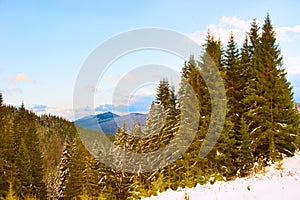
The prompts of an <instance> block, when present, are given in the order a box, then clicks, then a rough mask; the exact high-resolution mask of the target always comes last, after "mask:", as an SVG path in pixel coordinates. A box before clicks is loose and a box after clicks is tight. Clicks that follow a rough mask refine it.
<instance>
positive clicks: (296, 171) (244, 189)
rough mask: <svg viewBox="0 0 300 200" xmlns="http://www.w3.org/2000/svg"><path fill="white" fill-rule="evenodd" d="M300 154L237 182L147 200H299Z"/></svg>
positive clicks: (165, 194) (217, 183)
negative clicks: (186, 197)
mask: <svg viewBox="0 0 300 200" xmlns="http://www.w3.org/2000/svg"><path fill="white" fill-rule="evenodd" d="M299 189H300V154H299V153H297V154H296V155H295V156H294V157H290V158H284V159H283V161H282V162H279V163H275V164H272V165H271V166H270V167H267V168H266V170H265V173H258V174H255V175H252V176H250V177H247V178H237V179H235V180H234V181H228V182H222V181H218V182H215V183H214V184H213V185H211V184H210V183H207V184H206V185H200V184H198V185H197V186H196V187H195V188H184V189H182V188H179V189H178V190H177V191H173V190H171V189H168V190H167V191H165V192H162V193H158V195H157V196H152V197H150V198H144V199H148V200H165V199H166V200H168V199H170V200H171V199H172V200H184V196H185V194H187V195H188V196H189V200H198V199H201V200H202V199H209V200H212V199H218V200H222V199H251V200H252V199H263V200H266V199H272V200H276V199H278V200H279V199H280V200H281V199H298V198H299V196H300V190H299Z"/></svg>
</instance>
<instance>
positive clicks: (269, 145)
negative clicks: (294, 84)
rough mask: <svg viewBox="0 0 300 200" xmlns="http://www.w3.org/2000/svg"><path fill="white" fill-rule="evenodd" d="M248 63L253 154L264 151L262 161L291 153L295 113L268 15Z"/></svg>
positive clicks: (296, 116)
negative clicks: (251, 72) (251, 74)
mask: <svg viewBox="0 0 300 200" xmlns="http://www.w3.org/2000/svg"><path fill="white" fill-rule="evenodd" d="M252 46H255V45H252ZM252 67H253V71H254V75H255V77H256V79H255V81H253V82H252V83H251V84H250V87H251V89H252V92H251V93H252V94H251V95H249V97H247V98H248V101H249V102H251V104H249V105H251V106H249V109H248V113H247V115H248V120H249V119H250V121H251V123H250V126H249V131H250V133H251V139H252V141H253V147H254V149H255V150H254V152H253V153H254V156H256V157H260V156H262V155H264V157H265V161H268V160H271V161H275V160H276V159H277V158H278V157H280V153H284V154H286V155H293V153H294V151H295V143H294V139H295V138H294V137H295V136H296V135H297V133H296V132H297V131H296V130H297V129H298V123H296V121H298V119H299V117H298V115H297V113H296V110H295V108H294V103H293V96H292V92H291V87H290V84H289V83H288V82H287V80H286V77H285V76H286V73H285V71H284V69H283V68H282V57H281V55H280V50H279V48H278V45H277V44H276V38H275V32H274V30H273V27H272V25H271V20H270V18H269V15H268V16H267V18H266V20H265V23H264V25H263V32H262V35H261V37H260V39H259V45H256V46H255V51H254V54H253V62H252ZM291 133H292V134H291Z"/></svg>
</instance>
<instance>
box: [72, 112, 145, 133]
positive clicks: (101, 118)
mask: <svg viewBox="0 0 300 200" xmlns="http://www.w3.org/2000/svg"><path fill="white" fill-rule="evenodd" d="M147 117H148V114H142V113H130V114H127V115H123V116H120V115H117V114H114V113H112V112H106V113H102V114H98V115H89V116H86V117H83V118H80V119H78V120H76V121H75V123H76V124H77V125H79V126H81V127H83V128H86V129H90V130H96V131H101V132H103V133H106V134H116V132H117V128H118V127H122V126H123V123H124V122H125V123H126V125H127V128H128V129H131V127H132V126H133V124H134V122H136V123H137V122H140V123H141V125H142V126H143V127H144V126H145V123H146V120H147Z"/></svg>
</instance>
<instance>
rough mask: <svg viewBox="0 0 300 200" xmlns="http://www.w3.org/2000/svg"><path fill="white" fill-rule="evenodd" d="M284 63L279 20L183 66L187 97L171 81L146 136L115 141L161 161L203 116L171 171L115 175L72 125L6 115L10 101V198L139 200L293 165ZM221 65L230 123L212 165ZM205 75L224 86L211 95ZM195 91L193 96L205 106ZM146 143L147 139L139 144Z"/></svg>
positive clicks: (299, 140)
mask: <svg viewBox="0 0 300 200" xmlns="http://www.w3.org/2000/svg"><path fill="white" fill-rule="evenodd" d="M212 61H213V62H212ZM282 63H283V61H282V56H281V52H280V48H279V46H278V44H277V42H276V35H275V32H274V29H273V27H272V24H271V20H270V18H269V15H268V16H267V18H266V19H265V21H264V24H263V25H262V27H260V26H259V24H257V22H256V21H255V20H254V21H253V22H252V24H251V29H250V30H249V33H248V34H247V37H246V38H245V41H244V44H243V46H242V47H241V48H239V47H238V46H237V44H236V42H235V38H234V35H233V34H231V36H230V38H229V41H228V42H227V44H223V43H222V42H221V41H220V40H218V39H216V38H215V37H214V36H213V35H212V34H211V33H210V32H208V33H207V37H206V42H205V44H204V45H203V53H202V54H201V56H200V57H199V58H195V57H193V56H192V55H191V57H190V59H189V60H188V61H186V62H185V63H184V64H183V67H182V72H181V79H182V81H181V84H180V85H179V90H178V93H176V92H175V89H174V87H173V86H172V85H170V83H169V81H168V80H167V79H163V80H161V82H160V83H159V86H158V89H157V97H156V100H155V101H154V102H153V103H152V105H151V109H150V112H149V115H148V119H147V121H146V125H145V128H144V129H142V126H141V124H139V123H138V122H137V123H136V124H135V125H134V126H133V128H132V129H130V130H129V129H128V128H127V125H126V123H124V125H123V126H122V127H119V128H118V129H117V133H116V136H115V138H113V137H111V138H110V139H111V140H112V141H113V142H114V144H115V145H116V146H118V147H121V148H122V149H124V150H127V151H131V152H136V153H147V152H153V151H155V150H157V149H160V148H162V147H164V146H166V145H167V144H170V143H171V141H172V139H173V138H174V137H176V134H177V132H178V130H179V129H180V128H182V127H184V131H185V132H186V135H187V137H188V136H189V132H190V131H193V130H192V128H191V129H189V127H192V125H191V124H189V126H187V125H186V124H184V123H186V122H189V120H188V117H186V115H185V113H188V114H190V115H193V114H195V112H197V113H196V114H197V115H196V116H198V118H199V120H195V121H193V122H189V123H196V127H198V128H197V131H196V136H195V138H194V139H193V142H192V144H191V145H190V146H189V147H188V148H187V151H185V153H184V154H183V155H182V156H181V157H180V158H179V159H177V160H176V161H174V162H172V163H170V164H169V165H167V166H165V167H163V168H161V169H159V170H156V171H153V172H145V173H136V174H133V173H127V172H122V171H116V170H115V169H112V168H110V167H108V166H105V165H104V164H103V163H101V162H99V161H98V160H96V159H95V158H94V157H92V156H91V154H90V153H89V152H88V151H87V150H86V148H85V147H84V146H83V144H82V142H81V140H80V138H79V137H77V136H75V127H74V126H73V124H72V123H69V122H67V121H65V120H63V119H58V118H56V117H52V116H42V117H37V116H35V115H34V114H33V113H31V112H29V111H27V110H26V109H25V108H24V106H22V107H21V108H19V109H16V108H13V107H8V106H5V105H3V103H2V98H1V108H0V109H1V110H0V112H1V114H0V116H1V119H0V120H1V121H0V124H1V125H0V139H1V151H0V153H1V154H0V159H1V162H0V164H1V166H0V168H1V172H2V173H1V179H0V181H1V183H0V184H1V185H0V192H1V196H3V197H5V196H6V195H7V194H8V192H9V191H11V192H10V193H13V195H15V196H18V197H20V198H24V197H25V196H26V195H30V196H36V197H37V198H38V199H45V198H46V197H47V198H48V199H90V198H91V199H97V198H99V199H139V198H141V197H142V196H150V195H155V194H156V193H157V191H164V190H166V189H167V188H172V189H174V190H176V189H177V188H178V187H194V186H195V185H196V184H197V183H200V184H204V183H207V182H211V183H214V182H215V181H217V180H224V181H227V180H230V179H233V178H235V177H245V176H247V175H249V174H250V173H255V172H256V171H258V170H259V169H261V168H263V167H264V166H267V165H269V164H270V163H273V162H275V161H278V160H281V159H282V157H283V155H285V156H293V155H294V153H295V151H296V150H297V149H299V146H300V145H299V144H300V134H299V114H298V111H297V108H296V106H295V103H294V99H293V93H292V86H291V85H290V83H289V82H288V81H287V79H286V72H285V68H284V67H283V66H282ZM213 65H215V66H217V68H218V70H219V72H220V74H221V76H222V78H223V81H224V84H225V88H226V96H227V99H226V102H227V109H226V113H224V114H225V115H226V118H225V123H224V127H223V131H222V134H221V135H220V137H219V139H218V141H217V143H216V144H215V145H214V147H213V149H212V150H211V151H210V152H209V154H208V155H206V156H205V157H204V158H202V157H199V151H200V148H201V145H202V144H203V143H204V142H205V136H206V134H207V130H208V127H209V123H210V120H211V116H212V108H211V94H210V92H215V91H217V90H218V87H219V86H220V85H221V83H220V82H219V81H218V79H217V77H216V76H215V75H214V74H213V73H211V70H210V69H211V66H213ZM203 75H204V76H206V77H209V78H210V82H211V83H214V84H212V85H209V87H210V88H208V84H207V83H206V82H205V81H204V79H203V78H202V77H203ZM186 83H188V84H186ZM187 85H190V86H191V87H192V88H193V92H194V94H195V96H196V97H197V99H196V102H194V101H192V98H190V92H189V90H188V86H187ZM216 94H218V93H216ZM197 108H199V109H197ZM162 109H163V110H164V112H165V114H166V116H165V117H163V116H162V115H161V113H162V111H161V110H162ZM163 122H164V123H163ZM142 133H143V135H144V137H138V136H140V135H141V134H142ZM89 134H97V133H96V132H94V131H90V133H89ZM183 140H184V138H183ZM60 155H62V156H60ZM112 156H113V155H112ZM157 159H163V158H161V157H157ZM128 164H133V165H134V164H135V163H128ZM10 184H11V185H12V190H9V185H10ZM12 191H13V192H12Z"/></svg>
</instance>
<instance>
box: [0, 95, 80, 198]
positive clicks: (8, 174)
mask: <svg viewBox="0 0 300 200" xmlns="http://www.w3.org/2000/svg"><path fill="white" fill-rule="evenodd" d="M75 134H76V129H75V126H74V124H73V123H70V122H69V121H67V120H65V119H62V118H59V117H56V116H51V115H42V116H37V115H35V114H34V113H33V112H30V111H28V110H26V109H25V106H24V105H23V104H22V106H21V107H20V108H18V109H17V108H15V107H13V106H6V105H5V104H4V103H3V97H2V94H1V93H0V143H1V145H0V198H2V197H5V196H7V195H8V192H9V190H10V195H15V196H17V197H20V198H21V199H23V198H25V197H36V198H38V199H46V197H47V196H49V195H50V193H51V192H52V184H53V181H55V179H56V177H57V165H58V164H59V163H60V159H61V155H62V149H63V144H64V142H65V140H66V138H74V136H75Z"/></svg>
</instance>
